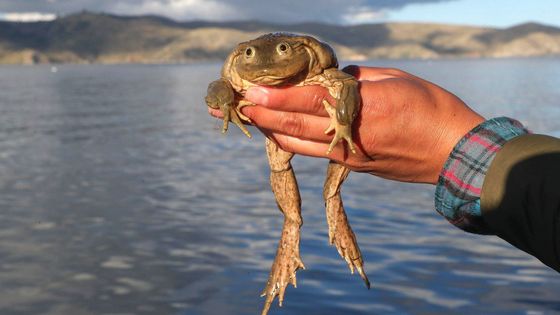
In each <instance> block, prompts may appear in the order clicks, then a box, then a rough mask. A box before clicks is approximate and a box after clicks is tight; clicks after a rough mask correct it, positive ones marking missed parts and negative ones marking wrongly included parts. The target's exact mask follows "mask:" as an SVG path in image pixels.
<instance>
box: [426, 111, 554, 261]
mask: <svg viewBox="0 0 560 315" xmlns="http://www.w3.org/2000/svg"><path fill="white" fill-rule="evenodd" d="M436 209H437V210H438V212H440V213H441V214H442V215H443V216H444V217H446V218H447V219H448V220H449V221H450V222H451V223H452V224H454V225H456V226H457V227H459V228H461V229H463V230H465V231H468V232H473V233H480V234H495V235H497V236H499V237H501V238H502V239H504V240H506V241H507V242H509V243H511V244H512V245H514V246H516V247H518V248H519V249H521V250H524V251H526V252H527V253H529V254H531V255H533V256H535V257H537V258H538V259H540V260H541V261H542V262H543V263H545V264H546V265H548V266H550V267H552V268H553V269H555V270H557V271H559V272H560V140H559V139H556V138H553V137H548V136H542V135H530V134H527V130H526V129H525V128H523V126H521V124H519V123H518V122H516V121H514V120H510V119H508V118H498V119H492V120H489V121H486V122H484V123H483V124H481V125H479V126H477V127H476V128H474V129H473V130H471V131H470V132H469V133H468V134H467V135H465V136H464V137H463V138H462V139H461V141H459V143H458V144H457V145H456V146H455V148H454V149H453V151H452V153H451V154H450V156H449V158H448V160H447V162H446V163H445V166H444V168H443V170H442V172H441V174H440V178H439V182H438V186H437V188H436Z"/></svg>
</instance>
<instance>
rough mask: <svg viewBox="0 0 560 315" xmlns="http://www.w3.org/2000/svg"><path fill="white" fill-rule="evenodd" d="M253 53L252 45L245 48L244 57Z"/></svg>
mask: <svg viewBox="0 0 560 315" xmlns="http://www.w3.org/2000/svg"><path fill="white" fill-rule="evenodd" d="M253 55H255V49H254V48H253V47H247V48H245V57H253Z"/></svg>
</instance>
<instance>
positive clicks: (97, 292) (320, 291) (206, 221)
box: [0, 59, 560, 315]
mask: <svg viewBox="0 0 560 315" xmlns="http://www.w3.org/2000/svg"><path fill="white" fill-rule="evenodd" d="M559 61H560V60H558V59H519V60H517V59H510V60H448V61H375V62H373V61H372V62H367V63H364V64H367V65H375V66H391V67H399V68H402V69H404V70H407V71H410V72H412V73H414V74H416V75H419V76H421V77H424V78H427V79H428V80H431V81H433V82H436V83H437V84H439V85H441V86H443V87H444V88H446V89H448V90H450V91H452V92H454V93H455V94H457V95H458V96H459V97H461V98H462V99H463V100H465V102H467V103H468V104H469V105H470V106H471V107H472V108H474V109H475V110H477V111H479V112H480V113H482V114H483V115H485V116H486V117H495V116H510V117H514V118H517V119H519V120H520V121H522V122H523V123H524V124H526V125H527V126H528V127H529V128H530V129H532V130H533V131H534V132H538V133H546V134H553V135H556V136H559V135H560V89H559V88H558V87H559V86H560V62H559ZM219 69H220V65H219V64H194V65H156V66H154V65H105V66H102V65H59V66H57V67H56V68H53V67H51V66H33V67H20V66H2V67H0V87H1V88H2V92H1V93H0V209H1V211H0V257H1V259H0V284H1V285H0V313H1V314H76V315H81V314H184V315H186V314H189V315H198V314H201V315H202V314H209V315H210V314H258V313H259V312H260V309H261V306H262V303H263V300H262V299H261V298H259V295H260V292H261V290H262V289H263V287H264V284H265V281H266V278H267V276H268V271H269V269H270V265H271V263H272V260H273V258H274V254H275V251H276V245H277V241H278V238H279V236H280V229H281V226H282V215H281V214H280V212H279V211H278V210H277V208H276V205H275V202H274V199H273V196H272V193H271V192H270V190H269V188H268V166H267V162H266V157H265V152H264V146H263V137H262V136H260V135H259V134H258V131H257V130H255V129H251V131H252V133H253V134H254V135H255V137H254V139H252V140H249V139H247V138H246V137H245V136H244V135H243V134H242V133H241V132H239V131H238V130H237V129H236V128H230V132H229V133H228V134H227V135H222V134H221V133H220V126H221V123H220V122H219V121H217V120H215V119H212V118H210V117H209V116H208V115H207V112H206V107H205V104H204V103H203V97H204V95H205V93H206V85H207V84H208V82H210V81H211V80H213V79H215V78H217V77H218V73H219ZM326 163H327V161H326V160H320V159H312V158H306V157H296V158H295V159H294V161H293V165H294V168H295V170H296V174H297V175H298V180H299V183H300V189H301V193H302V199H303V218H304V226H303V229H302V241H301V253H302V259H303V261H304V262H305V264H306V267H307V270H304V271H300V272H298V288H297V289H294V288H293V287H289V288H288V290H287V295H286V300H285V303H284V306H283V307H282V308H279V307H278V306H277V305H276V304H275V305H274V306H273V308H272V309H271V311H270V314H283V315H288V314H323V315H327V314H349V315H353V314H553V313H556V312H560V275H559V274H558V273H556V272H554V271H552V270H551V269H549V268H548V267H546V266H543V265H542V264H541V263H540V262H539V261H537V260H536V259H534V258H532V257H531V256H529V255H527V254H525V253H523V252H521V251H519V250H516V249H514V248H512V247H511V246H510V245H508V244H507V243H506V242H504V241H502V240H500V239H498V238H497V237H493V236H479V235H473V234H467V233H465V232H462V231H460V230H458V229H456V228H455V227H453V226H451V225H449V224H448V223H447V222H446V221H445V220H444V219H443V218H441V217H439V215H438V214H437V213H436V212H435V210H434V205H433V203H434V202H433V193H434V187H432V186H429V185H412V184H402V183H395V182H390V181H387V180H382V179H378V178H375V177H373V176H371V175H367V174H358V173H352V174H351V175H350V177H349V179H348V180H347V181H346V183H345V185H344V188H343V198H344V201H345V205H346V207H347V213H348V217H349V219H350V222H351V224H352V227H353V228H354V231H355V232H356V234H357V237H358V241H359V244H360V247H361V249H362V252H363V254H364V258H365V262H366V263H365V268H366V271H367V273H368V274H369V276H370V280H371V281H372V289H371V290H369V291H368V290H366V289H365V288H364V285H363V283H362V282H361V280H360V278H359V277H358V276H357V275H350V273H349V270H348V268H347V267H346V264H345V263H344V261H343V260H342V259H340V257H338V254H337V252H336V250H335V249H334V248H333V247H331V246H329V245H328V238H327V225H326V222H325V218H324V209H323V201H322V198H321V194H322V191H321V189H322V183H323V180H324V178H323V177H324V173H325V169H326Z"/></svg>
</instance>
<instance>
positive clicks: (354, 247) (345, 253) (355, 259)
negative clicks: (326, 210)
mask: <svg viewBox="0 0 560 315" xmlns="http://www.w3.org/2000/svg"><path fill="white" fill-rule="evenodd" d="M331 221H332V223H331ZM329 243H330V244H331V245H333V244H334V246H335V247H336V249H337V250H338V253H339V254H340V256H341V257H342V258H344V260H345V261H346V263H347V264H348V268H350V272H351V273H352V274H354V269H356V270H357V271H358V273H359V274H360V277H361V278H362V280H364V283H365V285H366V287H367V288H368V289H369V288H370V283H369V279H368V277H367V275H366V273H365V272H364V261H363V259H362V252H361V251H360V248H359V247H358V243H357V241H356V236H355V235H354V231H352V228H351V227H350V225H349V224H348V220H347V218H346V215H345V214H344V213H335V214H334V218H329Z"/></svg>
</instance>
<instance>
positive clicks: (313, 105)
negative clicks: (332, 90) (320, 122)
mask: <svg viewBox="0 0 560 315" xmlns="http://www.w3.org/2000/svg"><path fill="white" fill-rule="evenodd" d="M245 99H246V100H248V101H249V102H252V103H255V104H259V105H263V106H265V107H267V108H270V109H276V110H282V111H285V112H298V113H306V114H312V115H317V116H324V117H328V114H327V111H326V110H325V108H324V106H323V100H324V99H326V100H327V101H329V103H331V104H334V102H333V99H332V97H331V96H330V95H329V92H328V91H327V89H325V88H323V87H321V86H318V85H309V86H290V87H283V88H267V87H262V86H256V87H252V88H249V90H247V93H246V94H245Z"/></svg>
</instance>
